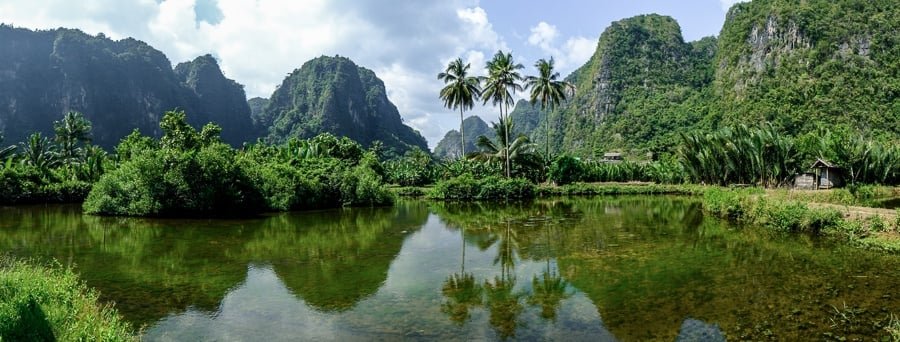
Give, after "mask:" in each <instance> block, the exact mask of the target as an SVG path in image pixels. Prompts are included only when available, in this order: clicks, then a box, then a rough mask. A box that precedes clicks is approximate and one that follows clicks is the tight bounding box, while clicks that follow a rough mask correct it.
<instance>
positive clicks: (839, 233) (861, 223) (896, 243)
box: [703, 188, 900, 253]
mask: <svg viewBox="0 0 900 342" xmlns="http://www.w3.org/2000/svg"><path fill="white" fill-rule="evenodd" d="M763 193H764V192H763V191H762V190H760V189H740V190H735V189H723V188H709V189H707V190H706V191H705V193H704V195H703V209H704V210H705V211H706V212H708V213H711V214H713V215H715V216H718V217H722V218H726V219H730V220H733V221H737V222H740V223H744V224H752V225H759V226H762V227H766V228H770V229H773V230H777V231H783V232H792V233H809V234H814V235H828V236H833V237H837V238H841V239H845V240H846V241H848V242H850V243H852V244H855V245H858V246H862V247H866V248H869V249H877V250H882V251H887V252H893V253H896V252H900V239H898V238H897V233H898V232H900V230H898V229H900V228H898V226H897V225H896V224H891V223H889V222H887V221H886V220H885V219H883V218H882V217H880V216H877V215H875V216H858V215H857V216H853V215H845V214H844V212H843V211H842V210H839V209H838V208H835V207H832V206H811V205H809V204H808V203H806V202H802V201H798V200H785V199H782V198H778V197H769V196H764V195H763Z"/></svg>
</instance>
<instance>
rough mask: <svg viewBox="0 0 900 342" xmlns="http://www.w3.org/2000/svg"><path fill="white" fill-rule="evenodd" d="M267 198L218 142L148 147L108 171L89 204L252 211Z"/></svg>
mask: <svg viewBox="0 0 900 342" xmlns="http://www.w3.org/2000/svg"><path fill="white" fill-rule="evenodd" d="M264 203H265V200H264V199H263V197H262V195H261V194H260V193H259V190H258V189H257V188H256V187H255V184H252V183H251V177H249V175H247V174H245V173H244V170H243V169H242V168H241V167H239V166H238V164H237V163H236V162H235V156H234V151H233V150H232V149H231V148H230V147H228V146H227V145H224V144H221V143H214V144H212V145H210V146H206V147H203V148H200V149H199V150H189V151H180V150H177V149H170V148H165V149H161V150H156V151H146V152H145V153H142V154H140V155H138V156H134V157H132V159H131V160H129V161H127V162H125V163H124V164H122V165H121V166H120V167H119V168H118V169H116V170H114V171H112V172H110V173H107V174H105V175H104V176H103V177H101V178H100V181H98V182H97V184H96V185H95V186H94V188H93V189H92V190H91V192H90V194H89V195H88V197H87V200H86V201H85V203H84V209H85V211H86V212H87V213H90V214H100V215H128V216H182V215H188V216H193V215H201V216H202V215H210V214H217V215H247V214H255V213H259V212H262V211H264V210H265V209H266V208H265V206H264Z"/></svg>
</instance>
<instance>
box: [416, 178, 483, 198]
mask: <svg viewBox="0 0 900 342" xmlns="http://www.w3.org/2000/svg"><path fill="white" fill-rule="evenodd" d="M489 178H492V179H493V177H489ZM480 185H481V184H480V182H479V181H477V180H476V179H475V178H474V177H473V176H472V175H471V174H464V175H462V176H459V177H454V178H450V179H448V180H444V181H440V182H437V184H435V185H434V188H432V189H431V191H430V192H429V193H428V197H431V198H437V199H445V200H465V199H475V198H478V195H479V194H480V192H481V189H480Z"/></svg>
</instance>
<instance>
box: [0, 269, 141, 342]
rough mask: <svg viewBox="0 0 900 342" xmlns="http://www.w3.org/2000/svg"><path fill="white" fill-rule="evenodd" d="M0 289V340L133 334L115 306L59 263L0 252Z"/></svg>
mask: <svg viewBox="0 0 900 342" xmlns="http://www.w3.org/2000/svg"><path fill="white" fill-rule="evenodd" d="M0 294H2V295H0V299H2V300H0V340H9V341H53V340H60V341H133V340H136V338H135V336H134V334H133V332H132V331H131V328H130V327H129V326H128V324H127V323H126V322H125V321H124V320H123V319H122V318H121V317H120V316H119V315H118V313H117V312H116V310H115V309H113V308H110V307H107V306H104V305H102V304H100V302H99V298H98V294H97V293H96V292H94V291H92V290H90V289H88V288H87V287H86V286H85V285H84V283H83V282H81V281H80V280H79V279H78V277H77V276H76V275H75V273H74V272H72V270H71V269H70V268H62V267H61V266H60V265H59V264H51V265H46V266H35V265H32V264H28V263H25V262H23V261H19V260H13V259H10V258H8V257H0Z"/></svg>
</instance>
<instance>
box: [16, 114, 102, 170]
mask: <svg viewBox="0 0 900 342" xmlns="http://www.w3.org/2000/svg"><path fill="white" fill-rule="evenodd" d="M53 130H54V133H55V134H56V136H55V137H54V138H53V139H51V138H49V137H46V136H44V135H42V134H41V133H40V132H35V133H33V134H31V135H30V136H28V138H27V139H26V140H25V141H24V142H21V143H19V145H18V146H16V145H13V146H8V147H5V148H0V159H2V160H3V161H5V167H7V168H9V167H12V166H13V161H18V162H19V163H20V164H21V165H24V166H28V167H32V168H34V169H35V170H37V171H38V173H39V174H41V175H42V176H47V175H49V173H50V170H52V169H54V168H57V167H60V166H63V167H64V168H65V170H66V173H67V177H70V178H72V179H76V178H79V179H84V180H89V181H95V180H97V179H98V178H99V177H100V174H102V172H103V161H104V160H105V159H106V152H105V151H103V149H101V148H100V147H97V146H92V145H90V141H91V123H90V121H88V120H87V119H86V118H85V117H84V115H83V114H81V113H79V112H74V111H70V112H68V113H66V114H65V115H64V116H63V118H62V119H61V120H59V121H55V122H54V123H53ZM0 141H2V139H0Z"/></svg>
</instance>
